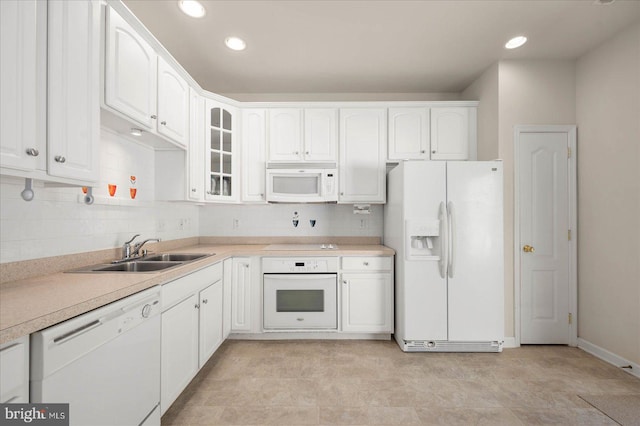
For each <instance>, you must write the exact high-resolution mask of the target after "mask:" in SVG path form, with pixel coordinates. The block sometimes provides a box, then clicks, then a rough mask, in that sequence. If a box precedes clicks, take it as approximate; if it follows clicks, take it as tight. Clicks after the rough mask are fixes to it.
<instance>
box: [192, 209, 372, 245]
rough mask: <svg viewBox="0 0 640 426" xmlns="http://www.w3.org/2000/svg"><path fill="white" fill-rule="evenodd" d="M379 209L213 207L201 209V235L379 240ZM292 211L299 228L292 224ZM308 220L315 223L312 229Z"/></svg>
mask: <svg viewBox="0 0 640 426" xmlns="http://www.w3.org/2000/svg"><path fill="white" fill-rule="evenodd" d="M382 210H383V208H382V206H381V205H372V206H371V214H370V215H360V214H353V205H350V204H349V205H339V204H268V205H222V204H221V205H212V206H205V207H202V208H201V210H200V235H201V236H237V237H250V236H256V237H269V236H300V237H314V236H320V237H325V236H326V237H330V236H337V237H339V236H356V237H382V228H383V227H382V220H383V214H382ZM294 212H297V213H298V217H299V224H298V227H294V226H293V223H292V218H293V215H294ZM236 219H237V220H238V226H237V228H234V220H236ZM311 219H315V220H316V225H315V227H313V228H312V227H311V224H310V223H309V221H310V220H311Z"/></svg>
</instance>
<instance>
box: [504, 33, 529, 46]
mask: <svg viewBox="0 0 640 426" xmlns="http://www.w3.org/2000/svg"><path fill="white" fill-rule="evenodd" d="M526 42H527V38H526V37H525V36H517V37H514V38H512V39H511V40H509V41H508V42H507V44H505V45H504V47H505V48H506V49H517V48H518V47H520V46H522V45H523V44H525V43H526Z"/></svg>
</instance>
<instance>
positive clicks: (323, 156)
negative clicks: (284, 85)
mask: <svg viewBox="0 0 640 426" xmlns="http://www.w3.org/2000/svg"><path fill="white" fill-rule="evenodd" d="M337 116H338V114H337V110H336V109H334V108H308V109H301V108H274V109H270V110H269V134H268V135H269V140H268V144H269V162H272V163H279V162H280V163H298V162H311V163H324V162H333V163H335V162H336V160H337V159H336V153H337V141H338V132H337Z"/></svg>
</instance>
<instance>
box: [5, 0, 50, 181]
mask: <svg viewBox="0 0 640 426" xmlns="http://www.w3.org/2000/svg"><path fill="white" fill-rule="evenodd" d="M46 16H47V12H46V3H45V2H41V1H37V0H7V1H0V31H1V32H0V93H2V96H1V97H0V102H1V107H0V166H2V167H10V168H13V169H19V170H28V171H29V170H35V169H42V170H44V169H45V166H46V165H45V158H46V152H45V150H46V146H45V142H46V140H45V136H46V133H45V132H46V104H45V102H44V101H42V99H45V98H46V96H45V93H44V90H46V68H45V66H46V58H47V54H46V45H44V43H38V41H39V40H40V38H39V37H38V31H39V29H42V28H46ZM40 18H42V19H40ZM44 35H45V36H46V34H44ZM41 38H42V39H43V40H44V39H45V38H44V37H41ZM40 44H42V46H40ZM39 99H41V101H40V102H39V101H38V100H39Z"/></svg>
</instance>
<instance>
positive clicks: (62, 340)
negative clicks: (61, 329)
mask: <svg viewBox="0 0 640 426" xmlns="http://www.w3.org/2000/svg"><path fill="white" fill-rule="evenodd" d="M101 325H102V321H101V320H99V319H97V320H95V321H91V322H90V323H87V324H84V325H82V326H80V327H78V328H76V329H73V330H71V331H68V332H66V333H64V334H62V335H60V336H58V337H55V338H54V339H53V343H54V344H56V345H62V344H63V343H65V342H68V341H69V340H71V339H74V338H76V337H78V336H80V335H82V334H84V333H86V332H87V331H89V330H93V329H94V328H96V327H99V326H101Z"/></svg>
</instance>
